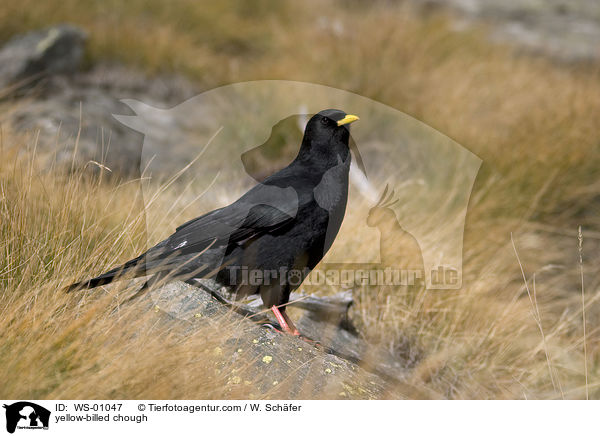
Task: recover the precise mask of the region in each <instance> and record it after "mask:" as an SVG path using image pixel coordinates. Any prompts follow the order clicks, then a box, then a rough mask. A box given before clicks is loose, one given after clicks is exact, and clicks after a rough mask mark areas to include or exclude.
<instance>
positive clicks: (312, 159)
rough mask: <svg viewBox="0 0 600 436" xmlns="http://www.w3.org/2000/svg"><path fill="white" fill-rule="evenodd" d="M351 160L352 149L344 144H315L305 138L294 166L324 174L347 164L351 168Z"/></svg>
mask: <svg viewBox="0 0 600 436" xmlns="http://www.w3.org/2000/svg"><path fill="white" fill-rule="evenodd" d="M349 159H350V149H349V148H348V146H347V145H344V144H343V143H335V142H334V143H330V144H314V143H311V141H310V140H307V139H306V138H304V139H303V141H302V145H301V147H300V151H299V152H298V156H296V159H295V160H294V164H297V165H303V166H309V167H311V168H313V169H315V170H320V171H323V172H324V171H327V170H330V169H331V168H334V167H336V166H338V165H340V164H346V163H347V164H348V167H349V166H350V160H349Z"/></svg>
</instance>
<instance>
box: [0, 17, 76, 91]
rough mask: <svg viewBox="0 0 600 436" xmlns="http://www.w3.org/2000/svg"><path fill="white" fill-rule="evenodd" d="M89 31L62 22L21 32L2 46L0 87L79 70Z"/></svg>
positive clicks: (22, 83)
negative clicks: (41, 28)
mask: <svg viewBox="0 0 600 436" xmlns="http://www.w3.org/2000/svg"><path fill="white" fill-rule="evenodd" d="M85 40H86V34H85V32H83V31H82V30H81V29H79V28H77V27H74V26H71V25H67V24H63V25H59V26H53V27H50V28H47V29H44V30H37V31H33V32H29V33H26V34H24V35H18V36H16V37H14V38H13V39H11V40H9V41H8V42H7V43H6V44H5V45H4V46H3V47H2V48H1V49H0V89H5V88H8V87H15V86H16V87H19V86H20V85H25V84H30V83H32V82H34V81H36V80H38V79H40V78H42V77H44V76H47V75H51V74H68V73H73V72H75V71H77V70H78V68H79V65H80V64H81V60H82V58H83V54H84V44H85Z"/></svg>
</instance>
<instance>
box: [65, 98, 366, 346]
mask: <svg viewBox="0 0 600 436" xmlns="http://www.w3.org/2000/svg"><path fill="white" fill-rule="evenodd" d="M356 120H358V117H357V116H355V115H347V114H346V113H344V112H342V111H340V110H336V109H327V110H324V111H321V112H319V113H318V114H316V115H314V116H313V117H312V118H311V119H310V120H309V122H308V123H307V125H306V129H305V131H304V137H303V139H302V144H301V146H300V150H299V152H298V155H297V156H296V158H295V159H294V160H293V161H292V162H291V163H290V164H289V165H288V166H287V167H285V168H283V169H282V170H280V171H278V172H277V173H275V174H273V175H271V176H269V177H267V178H266V179H265V180H264V181H263V182H262V183H260V184H259V185H256V186H255V187H253V188H252V189H250V190H249V191H248V192H246V193H245V194H244V195H242V196H241V197H240V198H239V199H238V200H236V201H235V202H233V203H231V204H230V205H229V206H226V207H223V208H221V209H216V210H213V211H212V212H209V213H207V214H205V215H202V216H200V217H198V218H195V219H193V220H191V221H188V222H186V223H185V224H182V225H181V226H179V227H178V228H177V230H176V231H175V233H173V234H172V235H171V236H169V237H168V238H167V239H165V240H164V241H162V242H159V243H158V244H157V245H155V246H154V247H152V248H150V249H149V250H148V251H146V252H145V253H143V254H142V255H140V256H138V257H136V258H135V259H132V260H130V261H128V262H126V263H124V264H123V265H121V266H118V267H116V268H114V269H111V270H110V271H107V272H106V273H104V274H101V275H100V276H98V277H95V278H93V279H90V280H85V281H81V282H78V283H74V284H72V285H70V286H68V287H67V288H66V290H67V291H71V290H76V289H81V288H93V287H96V286H100V285H104V284H107V283H110V282H112V281H115V280H119V279H120V278H125V277H141V276H146V275H152V278H151V279H149V280H148V281H147V282H146V284H145V285H144V286H143V287H142V289H140V290H139V291H138V293H137V294H136V295H139V294H140V293H141V292H143V291H145V290H146V289H148V288H149V287H150V286H151V285H152V284H153V283H157V282H158V281H159V280H166V279H173V280H175V279H177V280H185V281H188V282H194V279H196V278H207V277H212V278H213V279H214V280H216V281H217V283H219V284H220V285H223V286H226V287H227V288H229V289H231V290H232V292H233V293H234V295H236V297H243V296H247V295H251V294H255V293H259V294H260V296H261V298H262V301H263V304H264V305H265V307H268V308H271V310H272V311H273V313H274V315H275V317H276V318H277V321H278V322H279V324H280V325H281V327H282V329H283V330H284V331H286V332H287V333H291V334H293V335H299V332H298V330H297V329H296V327H295V326H294V324H293V323H292V321H291V319H290V318H289V316H288V315H287V314H286V311H285V308H286V304H287V303H288V301H289V297H290V293H291V292H292V291H293V290H295V289H296V288H297V287H298V286H300V284H301V283H302V280H303V279H304V277H305V276H306V274H308V273H309V272H310V271H311V270H312V269H313V268H314V267H315V266H316V265H317V264H318V263H319V262H320V261H321V259H322V258H323V256H324V255H325V254H326V253H327V251H328V250H329V248H330V247H331V245H332V243H333V240H334V239H335V237H336V236H337V233H338V231H339V229H340V226H341V224H342V220H343V217H344V213H345V211H346V203H347V199H348V173H349V169H350V161H351V154H350V149H349V146H348V144H349V139H350V132H349V124H350V123H352V122H354V121H356Z"/></svg>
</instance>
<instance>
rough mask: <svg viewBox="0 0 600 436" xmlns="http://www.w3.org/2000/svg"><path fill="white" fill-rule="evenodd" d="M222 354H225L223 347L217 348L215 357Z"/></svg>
mask: <svg viewBox="0 0 600 436" xmlns="http://www.w3.org/2000/svg"><path fill="white" fill-rule="evenodd" d="M221 354H223V349H222V348H221V347H215V348H214V350H213V355H214V356H220V355H221Z"/></svg>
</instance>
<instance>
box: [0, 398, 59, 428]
mask: <svg viewBox="0 0 600 436" xmlns="http://www.w3.org/2000/svg"><path fill="white" fill-rule="evenodd" d="M3 407H4V408H5V409H6V431H8V432H9V433H14V432H15V430H16V429H19V430H21V429H26V430H38V429H43V430H48V424H49V423H50V411H49V410H48V409H46V408H44V407H42V406H39V405H37V404H35V403H30V402H29V401H19V402H17V403H13V404H10V405H8V404H4V406H3Z"/></svg>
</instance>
